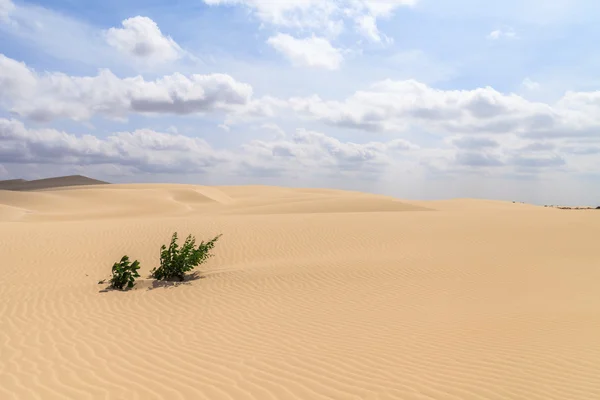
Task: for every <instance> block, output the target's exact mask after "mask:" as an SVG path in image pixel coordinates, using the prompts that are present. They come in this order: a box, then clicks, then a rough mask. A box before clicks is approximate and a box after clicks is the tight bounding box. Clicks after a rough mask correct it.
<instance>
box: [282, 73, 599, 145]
mask: <svg viewBox="0 0 600 400" xmlns="http://www.w3.org/2000/svg"><path fill="white" fill-rule="evenodd" d="M598 93H600V92H591V93H573V92H570V93H567V94H566V95H565V96H564V97H563V98H562V99H561V100H560V101H559V102H558V103H557V104H553V105H551V104H545V103H539V102H531V101H528V100H526V99H524V98H523V97H521V96H518V95H516V94H513V93H511V94H504V93H500V92H498V91H497V90H495V89H493V88H491V87H485V88H478V89H473V90H438V89H434V88H432V87H429V86H427V85H425V84H423V83H420V82H417V81H414V80H407V81H394V80H389V79H388V80H384V81H380V82H376V83H375V84H373V85H371V86H370V87H368V88H367V89H366V90H361V91H357V92H355V93H354V94H353V95H351V96H350V97H348V98H346V99H345V100H342V101H338V100H324V99H322V98H321V97H320V96H317V95H315V96H310V97H298V98H292V99H290V100H289V101H288V106H289V107H290V108H292V109H293V110H294V111H296V112H299V113H303V114H305V115H307V116H308V117H311V118H317V119H319V120H321V121H323V122H325V123H327V124H330V125H334V126H339V127H346V128H355V129H360V130H367V131H392V132H405V131H409V130H410V129H411V128H415V127H418V128H420V129H425V130H428V131H431V132H433V133H439V134H441V135H447V134H461V133H462V134H465V133H469V134H492V135H500V134H515V135H517V136H522V137H531V138H544V137H581V136H594V135H597V134H598V132H599V131H600V114H599V111H600V94H598Z"/></svg>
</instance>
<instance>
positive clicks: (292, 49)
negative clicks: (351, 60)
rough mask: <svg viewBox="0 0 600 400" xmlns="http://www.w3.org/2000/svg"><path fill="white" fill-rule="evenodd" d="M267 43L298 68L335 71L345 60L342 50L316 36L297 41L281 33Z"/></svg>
mask: <svg viewBox="0 0 600 400" xmlns="http://www.w3.org/2000/svg"><path fill="white" fill-rule="evenodd" d="M267 43H268V44H270V45H271V46H272V47H273V48H274V49H275V50H277V51H278V52H279V53H281V54H282V55H283V56H284V57H286V58H287V59H288V60H289V61H290V62H291V63H292V64H293V65H295V66H298V67H312V68H325V69H329V70H335V69H338V68H339V67H340V65H341V63H342V61H343V59H344V57H343V55H342V51H341V50H340V49H336V48H335V47H333V46H332V45H331V43H329V41H328V40H327V39H325V38H321V37H316V36H314V35H313V36H312V37H307V38H303V39H297V38H294V37H292V36H290V35H287V34H284V33H279V34H277V35H275V36H272V37H270V38H269V39H268V40H267Z"/></svg>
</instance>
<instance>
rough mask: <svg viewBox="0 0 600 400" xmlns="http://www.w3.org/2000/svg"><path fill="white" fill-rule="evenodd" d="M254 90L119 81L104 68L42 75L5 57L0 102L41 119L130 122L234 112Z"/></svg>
mask: <svg viewBox="0 0 600 400" xmlns="http://www.w3.org/2000/svg"><path fill="white" fill-rule="evenodd" d="M251 96H252V87H251V86H250V85H248V84H245V83H240V82H237V81H236V80H235V79H233V78H232V77H231V76H229V75H225V74H210V75H197V74H194V75H190V76H185V75H182V74H180V73H174V74H172V75H167V76H164V77H162V78H159V79H156V80H154V81H146V80H144V78H142V77H141V76H136V77H132V78H123V79H122V78H119V77H117V76H115V75H114V74H113V73H112V72H111V71H109V70H106V69H103V70H100V71H99V73H98V75H96V76H86V77H77V76H69V75H65V74H62V73H56V72H54V73H45V74H41V75H40V74H37V73H36V72H35V71H33V70H31V69H30V68H28V67H27V66H26V65H25V64H23V63H20V62H17V61H15V60H13V59H11V58H8V57H6V56H4V55H2V54H0V104H2V105H4V106H5V107H7V108H8V109H9V110H10V111H11V112H13V113H15V114H17V115H20V116H24V117H28V118H31V119H34V120H38V121H49V120H52V119H55V118H69V119H74V120H78V121H83V120H87V119H89V118H91V117H92V116H93V115H95V114H99V115H104V116H107V117H111V118H126V117H127V115H128V114H130V113H147V114H194V113H204V112H210V111H215V110H231V109H233V108H235V107H239V106H243V105H246V104H248V103H249V102H250V99H251Z"/></svg>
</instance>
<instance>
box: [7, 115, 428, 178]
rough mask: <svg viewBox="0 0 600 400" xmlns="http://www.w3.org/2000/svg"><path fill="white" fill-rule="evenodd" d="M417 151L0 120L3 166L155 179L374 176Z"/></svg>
mask: <svg viewBox="0 0 600 400" xmlns="http://www.w3.org/2000/svg"><path fill="white" fill-rule="evenodd" d="M417 149H418V146H416V145H414V144H412V143H410V142H408V141H406V140H402V139H394V140H390V141H389V142H369V143H364V144H357V143H352V142H342V141H340V140H338V139H335V138H332V137H329V136H327V135H325V134H323V133H319V132H313V131H307V130H304V129H299V130H298V131H297V132H296V133H295V134H294V135H293V136H292V137H291V138H285V137H283V136H279V137H277V138H275V139H273V140H271V141H251V142H250V143H247V144H245V145H242V146H241V147H240V148H238V149H231V150H216V149H214V148H213V147H211V146H210V145H209V144H208V143H206V142H205V141H204V140H202V139H199V138H193V137H188V136H183V135H179V134H168V133H161V132H156V131H153V130H150V129H138V130H135V131H133V132H117V133H113V134H111V135H109V136H107V137H106V138H104V139H101V138H98V137H96V136H92V135H79V136H77V135H73V134H69V133H65V132H62V131H59V130H56V129H46V128H44V129H31V128H27V127H26V126H25V125H24V124H23V123H22V122H20V121H17V120H14V119H4V118H0V164H3V163H6V164H55V165H63V164H64V165H114V166H117V167H118V166H125V167H130V168H134V169H135V170H136V171H138V172H153V173H198V172H205V171H207V170H209V169H211V168H216V167H219V168H224V169H227V170H229V171H234V172H235V173H249V174H255V173H258V172H259V171H260V172H264V173H269V174H273V173H276V172H278V171H279V172H282V173H284V172H286V171H287V172H290V171H294V170H296V171H302V172H304V173H305V174H307V173H315V174H318V173H320V172H321V171H322V168H324V169H328V170H329V171H330V172H331V173H335V172H340V171H345V172H353V173H356V174H373V173H376V172H377V171H380V170H381V169H382V168H385V167H386V166H388V165H391V164H392V163H393V162H394V159H395V157H397V156H399V155H400V154H406V153H407V152H408V153H410V152H411V151H415V150H417ZM306 167H315V169H314V170H312V171H308V170H306V169H305V168H306ZM269 171H270V172H269Z"/></svg>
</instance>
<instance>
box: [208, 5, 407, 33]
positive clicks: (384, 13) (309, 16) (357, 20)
mask: <svg viewBox="0 0 600 400" xmlns="http://www.w3.org/2000/svg"><path fill="white" fill-rule="evenodd" d="M204 2H205V3H206V4H208V5H244V6H246V7H248V8H250V9H251V10H253V12H254V14H255V15H256V17H257V18H258V19H259V20H261V21H262V22H265V23H269V24H272V25H275V26H283V27H287V28H295V29H300V30H311V31H315V30H320V31H322V32H324V33H328V34H338V33H340V32H341V30H342V27H343V25H344V20H348V19H349V20H350V21H353V22H354V24H355V25H356V27H357V31H358V32H359V33H362V34H364V35H365V36H366V37H368V38H370V39H372V40H375V41H379V40H381V35H380V34H379V30H378V28H377V25H376V20H377V18H386V17H389V16H391V14H392V13H393V11H394V10H395V9H397V8H399V7H403V6H414V5H415V4H417V2H418V0H387V1H380V0H286V1H262V0H204Z"/></svg>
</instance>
